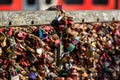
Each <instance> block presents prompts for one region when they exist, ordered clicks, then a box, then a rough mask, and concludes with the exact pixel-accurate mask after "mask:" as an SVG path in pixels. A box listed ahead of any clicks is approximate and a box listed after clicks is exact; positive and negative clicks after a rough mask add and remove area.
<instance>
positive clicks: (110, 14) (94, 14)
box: [0, 10, 120, 26]
mask: <svg viewBox="0 0 120 80" xmlns="http://www.w3.org/2000/svg"><path fill="white" fill-rule="evenodd" d="M65 13H66V15H67V16H73V19H74V22H75V23H81V22H88V23H89V22H97V21H99V22H106V21H113V20H114V21H120V10H113V11H110V10H109V11H65ZM56 15H57V11H1V12H0V26H9V25H12V26H17V25H41V24H50V23H51V22H52V20H54V19H55V17H56ZM1 19H2V20H1Z"/></svg>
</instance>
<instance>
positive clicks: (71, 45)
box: [67, 43, 75, 52]
mask: <svg viewBox="0 0 120 80" xmlns="http://www.w3.org/2000/svg"><path fill="white" fill-rule="evenodd" d="M74 49H75V45H73V44H72V43H69V46H68V47H67V50H69V51H71V52H72V51H73V50H74Z"/></svg>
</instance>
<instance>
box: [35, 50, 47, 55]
mask: <svg viewBox="0 0 120 80" xmlns="http://www.w3.org/2000/svg"><path fill="white" fill-rule="evenodd" d="M44 51H45V50H44V49H43V48H37V49H36V52H37V53H38V54H39V56H41V54H42V53H43V52H44Z"/></svg>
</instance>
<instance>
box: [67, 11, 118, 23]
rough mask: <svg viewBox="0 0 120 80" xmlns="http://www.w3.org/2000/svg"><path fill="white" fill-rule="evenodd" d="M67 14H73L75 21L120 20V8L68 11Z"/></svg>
mask: <svg viewBox="0 0 120 80" xmlns="http://www.w3.org/2000/svg"><path fill="white" fill-rule="evenodd" d="M66 15H71V16H73V18H74V22H75V23H80V22H97V21H99V22H106V21H113V20H115V21H119V20H120V10H113V11H110V10H109V11H72V12H71V11H67V12H66Z"/></svg>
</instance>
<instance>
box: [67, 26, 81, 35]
mask: <svg viewBox="0 0 120 80" xmlns="http://www.w3.org/2000/svg"><path fill="white" fill-rule="evenodd" d="M66 32H67V33H68V34H70V35H72V36H73V37H76V36H77V35H78V34H79V33H78V32H77V31H75V30H72V29H71V28H68V29H67V30H66Z"/></svg>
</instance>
